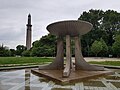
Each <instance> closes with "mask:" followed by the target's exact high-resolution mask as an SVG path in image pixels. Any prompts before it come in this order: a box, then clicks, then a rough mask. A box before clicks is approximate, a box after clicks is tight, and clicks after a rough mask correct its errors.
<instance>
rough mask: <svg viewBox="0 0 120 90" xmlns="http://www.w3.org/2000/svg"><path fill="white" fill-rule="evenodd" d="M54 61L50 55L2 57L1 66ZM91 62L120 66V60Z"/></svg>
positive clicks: (0, 59)
mask: <svg viewBox="0 0 120 90" xmlns="http://www.w3.org/2000/svg"><path fill="white" fill-rule="evenodd" d="M52 61H53V58H48V57H0V67H11V66H27V65H40V64H46V63H50V62H52ZM89 63H90V64H100V65H113V66H120V61H100V62H98V61H90V62H89Z"/></svg>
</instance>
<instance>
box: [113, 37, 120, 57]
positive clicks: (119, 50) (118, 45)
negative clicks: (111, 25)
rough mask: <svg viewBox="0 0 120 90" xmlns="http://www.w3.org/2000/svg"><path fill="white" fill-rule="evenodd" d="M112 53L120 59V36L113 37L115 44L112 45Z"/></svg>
mask: <svg viewBox="0 0 120 90" xmlns="http://www.w3.org/2000/svg"><path fill="white" fill-rule="evenodd" d="M112 48H113V52H114V54H115V55H117V57H120V35H117V36H116V37H115V42H114V43H113V46H112Z"/></svg>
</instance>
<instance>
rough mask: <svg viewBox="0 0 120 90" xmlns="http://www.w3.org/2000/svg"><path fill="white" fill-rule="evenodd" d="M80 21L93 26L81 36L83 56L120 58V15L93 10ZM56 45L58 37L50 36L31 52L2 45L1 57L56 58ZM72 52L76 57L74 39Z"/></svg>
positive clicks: (36, 45)
mask: <svg viewBox="0 0 120 90" xmlns="http://www.w3.org/2000/svg"><path fill="white" fill-rule="evenodd" d="M78 20H84V21H88V22H90V23H92V24H93V28H92V30H91V31H90V32H89V33H87V34H85V35H83V36H80V39H81V43H82V53H83V56H86V57H87V56H89V57H91V56H99V57H108V56H110V57H112V56H113V57H120V13H118V12H116V11H113V10H107V11H102V10H93V9H91V10H89V11H88V12H86V11H85V12H83V13H82V14H81V15H80V17H79V18H78ZM56 44H57V37H56V36H54V35H50V34H48V35H45V36H43V37H42V38H40V40H36V41H34V42H33V44H32V48H31V49H30V50H26V47H25V46H23V45H18V46H17V47H16V50H14V49H10V50H9V49H8V48H7V47H4V46H3V45H1V46H0V56H16V55H17V56H36V57H49V56H50V57H52V56H56ZM64 47H65V40H64ZM71 52H72V56H74V39H72V40H71ZM64 55H65V53H64Z"/></svg>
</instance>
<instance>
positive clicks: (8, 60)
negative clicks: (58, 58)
mask: <svg viewBox="0 0 120 90" xmlns="http://www.w3.org/2000/svg"><path fill="white" fill-rule="evenodd" d="M52 61H53V58H42V57H0V66H12V65H14V66H15V65H35V64H44V63H48V62H52Z"/></svg>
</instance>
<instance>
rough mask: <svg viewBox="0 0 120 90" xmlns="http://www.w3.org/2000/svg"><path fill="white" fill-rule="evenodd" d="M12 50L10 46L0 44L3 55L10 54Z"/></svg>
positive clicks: (0, 53) (0, 51) (0, 54)
mask: <svg viewBox="0 0 120 90" xmlns="http://www.w3.org/2000/svg"><path fill="white" fill-rule="evenodd" d="M10 54H11V52H10V50H9V48H8V47H6V46H4V45H3V44H2V45H0V56H1V57H6V56H10Z"/></svg>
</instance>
